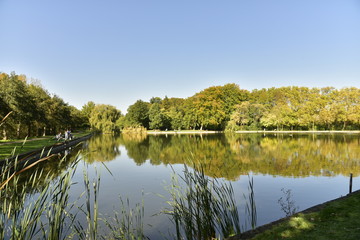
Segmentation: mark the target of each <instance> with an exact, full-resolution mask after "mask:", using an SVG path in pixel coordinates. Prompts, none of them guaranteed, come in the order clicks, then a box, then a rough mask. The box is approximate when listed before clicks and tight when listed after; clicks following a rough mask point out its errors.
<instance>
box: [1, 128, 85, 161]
mask: <svg viewBox="0 0 360 240" xmlns="http://www.w3.org/2000/svg"><path fill="white" fill-rule="evenodd" d="M88 134H90V132H89V131H85V132H78V133H74V134H73V135H74V136H75V137H82V136H85V135H88ZM7 142H9V141H7ZM10 142H12V143H7V144H1V143H3V142H0V159H5V158H7V157H9V156H11V155H17V154H21V153H26V152H30V151H33V150H36V149H41V148H43V147H45V146H50V145H53V144H55V143H58V142H59V141H56V140H55V139H54V136H47V137H41V138H39V139H28V140H27V141H26V142H25V144H24V140H10ZM60 142H61V141H60Z"/></svg>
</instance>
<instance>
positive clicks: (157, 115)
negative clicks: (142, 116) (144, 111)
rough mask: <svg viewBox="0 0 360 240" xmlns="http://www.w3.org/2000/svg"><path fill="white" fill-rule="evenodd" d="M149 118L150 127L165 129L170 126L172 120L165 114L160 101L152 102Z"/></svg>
mask: <svg viewBox="0 0 360 240" xmlns="http://www.w3.org/2000/svg"><path fill="white" fill-rule="evenodd" d="M149 120H150V124H149V127H150V129H160V130H165V129H168V128H170V121H169V119H168V117H167V115H165V114H164V110H163V109H161V107H160V103H159V102H155V103H153V104H151V107H150V109H149Z"/></svg>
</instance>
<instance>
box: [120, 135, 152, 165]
mask: <svg viewBox="0 0 360 240" xmlns="http://www.w3.org/2000/svg"><path fill="white" fill-rule="evenodd" d="M119 139H120V142H121V144H123V145H124V146H125V147H126V150H127V155H128V157H129V158H131V159H133V160H134V161H135V163H136V164H137V165H141V164H143V163H144V162H145V161H146V160H147V159H148V155H149V140H148V139H147V138H146V135H145V134H121V135H120V138H119Z"/></svg>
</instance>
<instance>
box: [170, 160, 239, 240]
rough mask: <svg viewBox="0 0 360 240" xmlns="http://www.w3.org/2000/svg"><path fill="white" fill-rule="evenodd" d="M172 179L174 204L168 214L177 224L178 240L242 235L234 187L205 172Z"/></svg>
mask: <svg viewBox="0 0 360 240" xmlns="http://www.w3.org/2000/svg"><path fill="white" fill-rule="evenodd" d="M180 179H181V180H182V182H181V183H180V182H179V179H178V177H177V175H175V174H174V175H173V177H172V185H171V186H170V188H169V190H168V191H169V192H170V194H171V196H172V200H171V201H169V202H168V203H169V205H170V209H168V210H166V211H165V213H166V214H168V215H169V216H170V218H171V220H172V221H173V223H174V224H175V227H176V236H175V238H176V239H189V240H190V239H197V240H208V239H214V238H215V237H218V238H224V237H229V236H231V235H234V234H237V233H240V220H239V214H238V211H237V207H236V204H235V200H234V191H233V188H232V186H231V184H225V183H220V182H219V181H218V180H216V179H210V178H209V177H206V176H205V174H204V171H203V169H202V168H196V167H195V170H194V171H190V170H189V169H188V168H187V166H186V165H185V166H184V176H180Z"/></svg>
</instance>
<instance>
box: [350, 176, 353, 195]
mask: <svg viewBox="0 0 360 240" xmlns="http://www.w3.org/2000/svg"><path fill="white" fill-rule="evenodd" d="M352 179H353V174H352V173H350V184H349V193H352Z"/></svg>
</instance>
